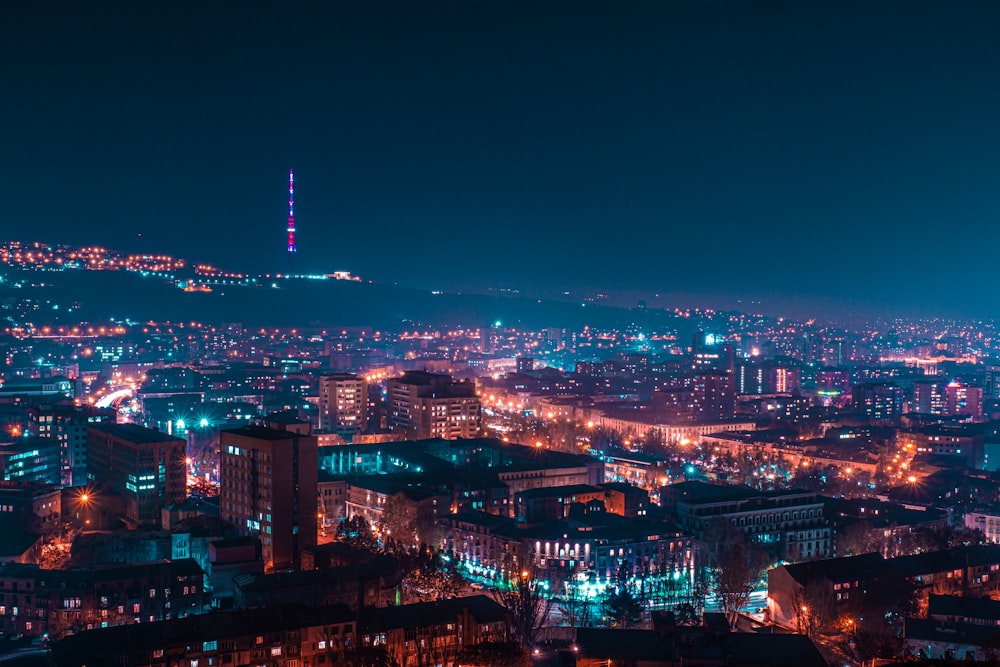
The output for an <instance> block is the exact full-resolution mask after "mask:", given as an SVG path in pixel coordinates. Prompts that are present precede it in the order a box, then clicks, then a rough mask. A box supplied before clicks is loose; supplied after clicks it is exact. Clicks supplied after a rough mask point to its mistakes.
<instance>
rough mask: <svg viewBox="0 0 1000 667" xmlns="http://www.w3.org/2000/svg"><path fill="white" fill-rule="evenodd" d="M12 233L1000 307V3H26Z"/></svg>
mask: <svg viewBox="0 0 1000 667" xmlns="http://www.w3.org/2000/svg"><path fill="white" fill-rule="evenodd" d="M0 62H2V65H0V85H2V88H0V91H2V93H0V95H2V97H0V100H2V105H0V165H2V167H0V168H2V177H0V231H2V233H0V236H2V237H4V238H19V239H22V240H42V241H48V242H53V243H58V242H66V243H78V244H79V243H99V244H104V245H107V246H110V247H114V248H120V249H123V250H127V251H139V250H141V251H146V252H156V251H164V252H169V253H173V254H177V255H181V256H186V257H191V258H195V259H201V260H207V261H211V262H214V263H216V264H221V265H223V266H224V267H228V268H233V269H241V270H250V271H264V270H275V269H284V268H286V264H285V261H286V259H287V258H285V257H283V255H284V253H283V244H284V224H285V216H286V211H285V195H286V182H285V179H286V177H287V171H288V168H289V167H294V169H295V171H296V186H297V187H296V218H297V221H298V228H299V245H300V250H301V252H300V256H299V257H298V258H297V261H298V265H299V268H303V269H307V270H335V269H346V270H351V271H354V272H356V273H359V274H361V275H363V276H364V277H366V278H372V279H375V280H380V281H397V282H399V283H400V284H404V285H409V286H418V287H426V288H436V289H446V290H450V289H479V290H482V289H485V288H486V287H512V288H520V289H522V290H537V291H543V292H544V291H551V292H558V291H562V290H571V291H574V292H575V291H576V290H580V289H584V288H586V289H591V290H593V289H607V290H633V291H637V292H638V291H650V292H659V293H660V294H661V295H664V296H663V297H662V298H664V299H665V300H666V301H667V302H669V301H670V300H674V301H676V302H678V303H684V304H689V303H692V302H700V303H704V304H706V305H727V304H733V303H735V299H736V298H742V299H744V303H749V301H750V300H759V301H761V302H763V304H764V305H765V306H769V307H770V306H776V305H777V306H783V307H789V308H793V307H799V306H802V304H810V305H811V306H813V307H815V306H816V304H828V305H829V307H831V308H843V307H844V306H845V304H849V305H851V307H857V308H890V309H896V310H902V311H906V310H914V311H921V312H934V311H940V312H949V313H951V312H963V313H969V314H983V315H987V316H992V315H994V314H995V312H996V311H997V307H998V306H1000V290H998V289H997V275H998V269H997V261H996V256H997V248H1000V225H998V221H1000V187H998V186H1000V80H998V79H1000V3H997V2H995V1H994V2H981V3H976V2H961V3H954V2H939V3H921V2H881V3H879V2H876V3H867V2H865V3H862V2H854V3H851V2H842V1H836V2H829V3H818V2H802V3H799V2H782V1H767V2H749V1H741V2H735V1H734V2H719V1H712V0H699V1H697V2H667V1H659V2H651V3H636V2H623V1H619V0H614V1H611V0H609V1H608V2H603V3H584V2H530V3H529V2H516V1H513V2H512V1H511V0H504V1H502V2H492V1H485V0H481V1H470V0H464V1H462V2H456V3H442V2H421V3H417V2H394V3H387V2H373V1H370V0H365V1H363V2H357V3H338V2H302V1H296V0H287V1H282V2H233V3H223V2H210V1H199V2H192V3H184V2H168V1H166V0H161V1H159V2H135V1H134V0H133V1H129V2H121V3H110V2H96V3H69V2H66V3H59V4H50V3H44V2H37V3H36V2H22V3H17V5H16V6H15V5H14V4H13V3H10V4H9V5H5V7H4V15H3V17H2V18H0Z"/></svg>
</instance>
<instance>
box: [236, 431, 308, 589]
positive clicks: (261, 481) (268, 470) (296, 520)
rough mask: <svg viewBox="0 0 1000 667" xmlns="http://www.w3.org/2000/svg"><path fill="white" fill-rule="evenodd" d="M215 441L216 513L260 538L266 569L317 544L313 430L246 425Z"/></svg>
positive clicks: (282, 565) (294, 561)
mask: <svg viewBox="0 0 1000 667" xmlns="http://www.w3.org/2000/svg"><path fill="white" fill-rule="evenodd" d="M219 441H220V447H221V453H220V463H219V477H220V497H219V512H220V516H221V517H222V519H223V520H224V521H228V522H229V523H231V524H232V525H233V526H235V527H236V530H237V531H238V532H239V533H240V534H241V535H244V536H254V537H258V538H259V539H260V541H261V552H262V557H263V560H264V567H265V569H266V570H267V571H274V570H285V569H288V568H293V567H297V565H298V561H299V552H300V550H301V549H302V548H304V547H313V546H316V509H317V493H318V492H317V468H318V459H317V445H316V436H314V435H311V434H308V433H295V432H292V431H284V430H277V429H274V428H267V427H264V426H247V427H244V428H237V429H229V430H223V431H221V432H220V433H219Z"/></svg>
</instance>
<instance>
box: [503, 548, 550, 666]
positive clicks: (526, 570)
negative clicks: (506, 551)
mask: <svg viewBox="0 0 1000 667" xmlns="http://www.w3.org/2000/svg"><path fill="white" fill-rule="evenodd" d="M536 575H537V570H536V568H535V565H534V560H533V559H532V558H531V554H530V553H529V552H524V553H522V554H521V555H520V556H517V555H514V554H511V555H510V556H509V557H508V558H505V559H504V566H503V567H502V568H501V569H500V574H499V575H498V577H497V580H496V582H495V584H494V588H493V590H492V591H491V594H492V596H493V598H494V599H495V600H496V601H497V602H498V603H499V604H501V605H503V606H504V607H506V608H507V611H508V612H510V615H511V635H512V636H511V639H512V640H513V641H514V642H517V643H518V644H520V645H521V646H525V647H528V646H533V645H534V644H535V641H536V640H537V639H538V635H539V632H540V631H541V629H542V627H543V626H544V625H545V623H546V621H547V619H548V616H549V612H550V611H552V604H553V600H552V598H551V597H549V595H548V594H547V592H546V591H545V589H544V587H543V586H542V585H541V584H540V583H539V581H538V580H537V579H536V578H535V577H536Z"/></svg>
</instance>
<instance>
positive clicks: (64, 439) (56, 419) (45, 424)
mask: <svg viewBox="0 0 1000 667" xmlns="http://www.w3.org/2000/svg"><path fill="white" fill-rule="evenodd" d="M109 421H111V422H113V421H114V412H113V411H112V410H100V409H98V408H92V407H89V406H82V407H81V406H77V405H73V403H72V402H70V401H65V402H62V403H42V404H39V405H34V406H32V407H30V408H28V431H29V432H30V433H31V434H32V435H38V436H41V437H43V438H55V439H56V440H58V441H59V458H60V465H61V466H62V473H61V480H60V481H61V483H63V484H69V485H73V486H79V485H81V484H86V483H87V427H88V426H90V425H92V424H102V423H106V422H109Z"/></svg>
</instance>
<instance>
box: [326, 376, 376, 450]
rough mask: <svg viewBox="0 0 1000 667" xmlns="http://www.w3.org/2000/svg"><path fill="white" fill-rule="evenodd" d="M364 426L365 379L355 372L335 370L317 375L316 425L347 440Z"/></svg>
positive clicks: (366, 411) (366, 385) (365, 409)
mask: <svg viewBox="0 0 1000 667" xmlns="http://www.w3.org/2000/svg"><path fill="white" fill-rule="evenodd" d="M367 427H368V383H367V382H365V379H364V378H363V377H361V376H359V375H354V374H350V373H339V374H335V375H324V376H322V377H320V379H319V429H320V430H321V431H323V432H325V433H336V434H338V435H340V436H341V437H343V438H344V439H345V440H349V439H350V437H351V436H352V435H354V434H355V433H360V432H362V431H364V430H365V429H366V428H367Z"/></svg>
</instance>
